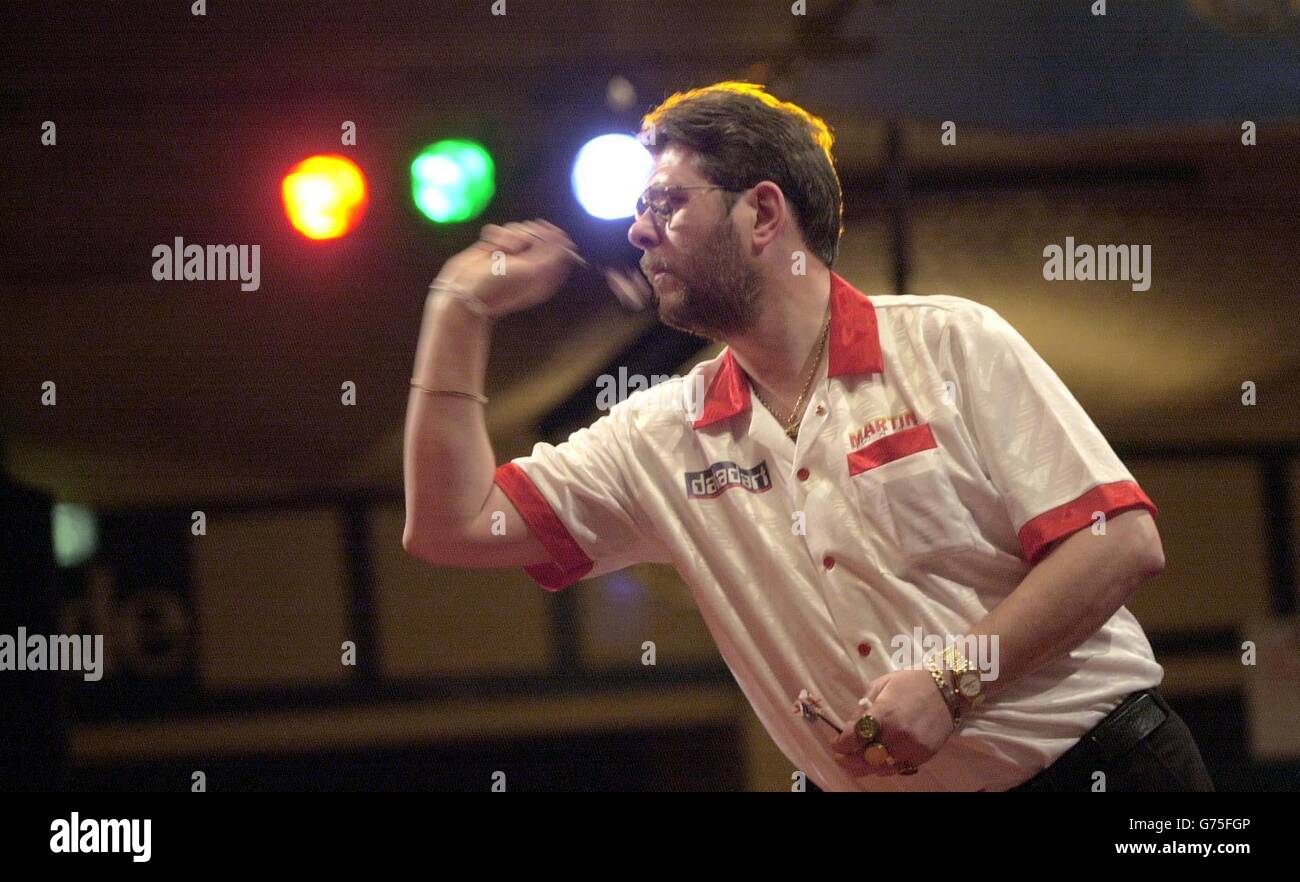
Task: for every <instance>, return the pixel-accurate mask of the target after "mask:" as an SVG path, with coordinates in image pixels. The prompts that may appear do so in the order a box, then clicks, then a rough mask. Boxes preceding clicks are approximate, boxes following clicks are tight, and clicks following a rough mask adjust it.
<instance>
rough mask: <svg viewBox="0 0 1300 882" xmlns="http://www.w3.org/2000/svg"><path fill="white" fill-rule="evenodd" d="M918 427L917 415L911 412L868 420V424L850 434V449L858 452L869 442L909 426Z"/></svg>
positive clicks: (906, 411)
mask: <svg viewBox="0 0 1300 882" xmlns="http://www.w3.org/2000/svg"><path fill="white" fill-rule="evenodd" d="M915 425H916V414H914V413H912V412H911V411H910V410H905V411H903V412H902V413H896V414H894V415H893V416H885V417H880V418H878V419H874V420H868V421H867V424H866V425H865V426H863V427H862V428H861V429H859V430H858V431H856V432H850V433H849V449H850V450H857V449H858V448H859V447H861V446H862V445H863V444H866V443H867V442H868V441H873V440H875V439H876V438H880V437H883V436H885V435H889V434H891V433H893V432H897V431H898V430H899V429H905V428H907V427H908V426H915Z"/></svg>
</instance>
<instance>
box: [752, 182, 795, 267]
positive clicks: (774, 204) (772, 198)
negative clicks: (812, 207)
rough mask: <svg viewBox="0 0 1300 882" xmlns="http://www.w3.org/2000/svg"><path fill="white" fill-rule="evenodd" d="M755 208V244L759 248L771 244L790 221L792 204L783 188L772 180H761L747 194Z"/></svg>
mask: <svg viewBox="0 0 1300 882" xmlns="http://www.w3.org/2000/svg"><path fill="white" fill-rule="evenodd" d="M745 199H746V200H747V201H748V202H749V203H750V205H752V206H753V208H754V232H753V236H754V246H755V248H757V249H758V250H760V251H761V250H762V249H764V248H766V247H767V246H768V245H771V244H772V243H773V242H774V241H776V238H777V237H778V236H779V235H780V234H781V230H782V229H784V228H785V225H786V223H787V222H788V221H789V213H790V205H789V203H788V202H786V200H785V194H784V193H782V192H781V188H780V187H778V186H777V185H776V184H774V183H772V182H771V181H761V182H759V183H758V184H756V185H755V186H754V187H753V188H751V189H750V191H749V192H748V193H746V194H745Z"/></svg>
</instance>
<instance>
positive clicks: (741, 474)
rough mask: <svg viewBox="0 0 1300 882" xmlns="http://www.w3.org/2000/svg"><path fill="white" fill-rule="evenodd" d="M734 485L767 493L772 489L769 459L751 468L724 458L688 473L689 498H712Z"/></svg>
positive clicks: (687, 489) (754, 491) (750, 490)
mask: <svg viewBox="0 0 1300 882" xmlns="http://www.w3.org/2000/svg"><path fill="white" fill-rule="evenodd" d="M732 487H743V488H744V489H746V490H748V491H749V492H750V493H765V492H766V491H768V490H771V489H772V476H771V475H769V474H768V472H767V460H763V461H762V462H760V463H759V464H758V465H756V466H752V467H750V468H744V467H743V466H738V465H736V464H735V463H734V462H730V461H728V460H723V461H722V462H715V463H713V464H712V465H710V466H709V467H708V468H707V469H703V470H702V471H698V472H687V473H686V497H687V498H688V499H712V498H714V497H715V496H718V495H720V494H721V493H722V492H723V491H724V490H730V489H731V488H732Z"/></svg>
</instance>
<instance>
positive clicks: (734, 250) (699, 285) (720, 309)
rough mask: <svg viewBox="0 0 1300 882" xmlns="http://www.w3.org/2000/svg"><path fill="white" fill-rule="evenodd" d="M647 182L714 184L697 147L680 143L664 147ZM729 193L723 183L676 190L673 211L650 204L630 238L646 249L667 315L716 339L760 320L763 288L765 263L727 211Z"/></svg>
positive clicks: (666, 319)
mask: <svg viewBox="0 0 1300 882" xmlns="http://www.w3.org/2000/svg"><path fill="white" fill-rule="evenodd" d="M647 183H648V184H654V185H658V186H664V187H673V186H688V187H695V186H711V185H712V182H711V181H709V180H707V179H706V178H705V177H704V176H703V175H701V174H700V173H699V172H698V171H697V170H696V169H695V166H694V165H693V164H692V163H691V161H690V153H689V151H686V150H684V149H681V148H678V147H677V146H676V145H669V146H668V147H666V148H665V149H664V150H663V152H661V153H660V154H659V158H658V161H657V162H656V163H655V169H654V173H653V174H652V175H651V177H650V180H649V181H648V182H647ZM726 197H727V194H726V192H725V191H723V190H684V191H680V192H676V193H673V194H672V199H671V202H670V204H671V205H672V206H673V208H674V211H673V213H672V215H671V216H670V217H669V218H667V219H663V218H659V217H657V216H656V215H655V214H654V212H652V211H650V210H649V209H647V210H646V211H645V212H644V213H642V214H641V216H640V217H638V218H636V219H635V220H634V221H633V223H632V226H631V228H629V229H628V233H627V237H628V241H630V242H631V243H632V244H633V245H635V246H636V247H637V248H639V249H641V250H642V251H643V252H645V253H644V255H643V256H642V258H641V268H642V269H643V270H644V271H645V274H646V278H648V279H650V284H651V286H652V287H653V289H654V296H655V304H656V306H657V309H658V312H659V320H660V321H662V322H663V323H664V324H666V325H668V326H670V327H673V328H677V329H678V330H682V331H686V332H688V333H692V334H697V335H699V336H701V337H707V338H709V339H712V340H722V339H724V338H725V337H727V336H729V335H733V334H738V333H744V332H745V331H747V330H749V329H750V328H751V327H753V324H754V321H755V320H756V318H757V316H758V312H759V306H760V299H759V296H760V294H761V292H762V288H763V277H762V274H761V272H760V271H759V268H758V264H757V262H756V261H755V259H754V258H753V257H752V256H751V255H750V254H749V253H748V251H747V249H746V248H745V247H744V243H743V242H742V241H741V238H740V234H739V232H738V230H737V227H736V225H735V222H734V219H733V217H732V214H731V213H728V212H727V211H726V204H727V203H726ZM661 270H666V271H667V272H663V273H661V272H660V271H661Z"/></svg>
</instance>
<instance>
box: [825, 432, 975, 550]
mask: <svg viewBox="0 0 1300 882" xmlns="http://www.w3.org/2000/svg"><path fill="white" fill-rule="evenodd" d="M848 464H849V480H850V481H852V482H853V484H854V486H855V488H856V489H857V493H858V499H859V502H860V503H861V504H862V505H863V506H864V507H865V508H866V510H867V511H869V512H874V513H876V515H877V517H879V518H880V520H881V521H882V522H884V523H885V524H886V525H892V527H893V531H894V535H893V537H892V538H893V540H894V542H895V543H896V544H897V546H898V549H899V551H900V553H901V554H902V555H903V557H904V558H905V559H907V560H909V561H910V560H915V559H918V558H922V557H926V556H928V555H933V554H940V553H949V552H953V551H960V550H963V549H973V548H975V536H974V534H973V533H972V532H971V528H970V520H969V518H970V515H969V514H968V513H967V511H966V508H965V506H963V505H962V503H961V500H960V499H959V498H958V497H957V490H956V489H955V488H954V487H953V484H952V480H951V479H950V478H949V477H948V471H947V469H946V468H945V466H944V462H943V455H942V453H941V452H940V450H939V446H938V444H936V443H935V440H934V433H933V432H932V431H931V429H930V426H929V424H928V423H923V424H922V425H919V426H912V427H910V428H907V429H902V430H900V431H897V432H894V433H893V434H891V435H886V436H885V437H884V438H880V439H878V440H876V441H872V442H871V443H870V444H868V445H866V446H865V447H862V448H860V449H858V450H855V451H853V452H852V453H850V454H849V455H848Z"/></svg>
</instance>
